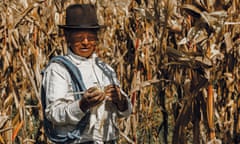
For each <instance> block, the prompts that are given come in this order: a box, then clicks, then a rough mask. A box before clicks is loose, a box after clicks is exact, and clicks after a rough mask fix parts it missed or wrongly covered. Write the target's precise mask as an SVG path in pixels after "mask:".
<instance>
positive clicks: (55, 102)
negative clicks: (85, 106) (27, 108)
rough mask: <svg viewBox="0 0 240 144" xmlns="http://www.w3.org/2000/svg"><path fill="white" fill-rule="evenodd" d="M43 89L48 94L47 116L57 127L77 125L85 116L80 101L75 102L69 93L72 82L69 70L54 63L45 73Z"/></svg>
mask: <svg viewBox="0 0 240 144" xmlns="http://www.w3.org/2000/svg"><path fill="white" fill-rule="evenodd" d="M43 87H44V89H45V92H46V109H45V114H46V117H47V119H48V120H50V121H51V122H52V123H53V124H55V125H66V124H77V123H78V122H79V121H80V120H81V119H82V118H83V116H84V115H85V113H84V112H83V111H82V110H81V109H80V108H79V100H76V101H75V100H74V97H73V96H69V95H68V92H69V91H71V90H72V82H71V78H70V75H69V74H68V72H67V70H66V69H65V68H64V67H63V66H61V65H60V64H57V63H52V64H51V65H49V67H48V68H47V69H46V71H45V72H44V77H43Z"/></svg>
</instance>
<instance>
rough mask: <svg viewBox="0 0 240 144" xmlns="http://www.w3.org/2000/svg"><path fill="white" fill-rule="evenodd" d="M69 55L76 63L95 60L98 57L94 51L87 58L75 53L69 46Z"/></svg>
mask: <svg viewBox="0 0 240 144" xmlns="http://www.w3.org/2000/svg"><path fill="white" fill-rule="evenodd" d="M67 56H68V57H69V58H70V59H71V60H72V61H73V62H74V63H75V64H81V63H82V62H95V58H96V57H97V55H96V53H93V54H92V56H91V57H90V58H85V57H82V56H79V55H76V54H74V53H73V52H72V51H71V50H70V48H68V51H67Z"/></svg>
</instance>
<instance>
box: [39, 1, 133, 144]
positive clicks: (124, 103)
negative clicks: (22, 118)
mask: <svg viewBox="0 0 240 144" xmlns="http://www.w3.org/2000/svg"><path fill="white" fill-rule="evenodd" d="M59 27H60V28H62V29H63V30H64V33H65V37H66V41H67V44H68V54H67V55H66V56H62V57H58V58H53V59H52V60H51V62H50V63H49V65H48V66H47V67H46V69H45V70H44V72H43V74H44V75H43V84H42V103H43V108H44V117H45V120H44V122H45V123H44V124H45V130H46V133H47V135H48V137H49V138H50V140H52V141H53V142H56V143H83V144H84V143H85V144H101V143H103V144H104V143H105V144H108V143H109V144H110V143H116V140H117V138H118V127H117V125H116V120H117V118H120V117H128V116H129V115H130V114H131V111H132V105H131V103H130V100H129V98H128V96H127V95H126V94H125V93H124V92H123V91H122V90H121V88H120V85H119V82H118V80H117V79H116V75H115V72H114V70H113V69H112V68H111V67H110V66H109V65H107V64H105V63H103V62H102V61H100V60H99V59H98V58H97V55H96V54H95V49H96V47H97V40H98V38H97V32H98V30H99V29H100V28H101V27H102V26H100V25H99V24H98V20H97V15H96V10H95V7H94V6H93V5H90V4H74V5H70V6H69V7H68V8H67V9H66V25H60V26H59ZM59 59H61V60H59ZM62 61H64V62H62ZM76 75H77V76H76ZM74 76H75V77H74ZM76 79H77V80H76ZM76 87H77V88H76Z"/></svg>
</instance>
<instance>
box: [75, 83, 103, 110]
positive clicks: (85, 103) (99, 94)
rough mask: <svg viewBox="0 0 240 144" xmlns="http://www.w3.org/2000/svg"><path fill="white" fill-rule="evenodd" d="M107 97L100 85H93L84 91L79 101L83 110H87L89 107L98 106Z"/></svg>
mask: <svg viewBox="0 0 240 144" xmlns="http://www.w3.org/2000/svg"><path fill="white" fill-rule="evenodd" d="M104 99H105V95H104V92H103V91H102V90H100V89H99V88H98V87H91V88H89V89H88V90H86V92H85V93H84V95H83V97H82V99H81V100H80V102H79V105H80V108H81V109H82V111H84V112H86V111H87V110H88V109H89V108H91V107H94V106H96V105H97V104H99V103H101V102H102V101H103V100H104Z"/></svg>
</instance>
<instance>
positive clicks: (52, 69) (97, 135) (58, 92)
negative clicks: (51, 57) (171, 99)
mask: <svg viewBox="0 0 240 144" xmlns="http://www.w3.org/2000/svg"><path fill="white" fill-rule="evenodd" d="M66 57H67V58H68V59H70V60H71V61H72V62H73V63H74V64H75V65H76V66H77V67H78V68H79V70H80V72H81V74H82V79H83V82H84V84H85V87H86V88H87V89H88V88H90V87H93V86H98V87H100V88H104V87H105V86H107V85H109V84H110V81H109V79H108V77H107V76H106V75H104V74H103V72H102V70H101V69H100V68H99V67H98V66H97V65H96V63H95V58H96V54H93V56H92V57H91V58H89V59H87V58H83V57H80V56H77V55H75V54H73V53H72V52H71V51H70V50H69V52H68V55H66ZM43 87H44V89H45V91H46V105H47V106H46V109H45V113H46V117H47V119H48V120H50V121H51V122H52V123H53V124H54V126H55V128H56V132H57V133H58V134H66V133H67V132H68V131H71V130H73V129H74V128H75V126H76V124H77V123H78V122H79V121H80V120H81V119H82V118H83V117H84V115H85V113H84V112H83V111H82V110H81V109H80V108H79V100H76V101H75V100H74V95H73V94H72V93H73V90H72V80H71V77H70V75H69V73H68V71H67V70H66V69H65V68H64V66H62V65H60V64H58V63H51V64H50V65H49V66H48V67H47V68H46V70H45V72H44V77H43ZM122 93H123V94H124V95H125V96H126V97H127V99H128V109H127V110H126V111H124V112H121V111H119V110H118V109H117V107H116V106H115V105H114V104H113V103H110V102H107V103H106V102H105V101H104V102H103V103H101V104H99V105H97V106H96V107H94V108H91V109H90V112H91V115H90V125H87V126H86V129H85V130H84V133H83V134H82V135H81V139H79V140H76V141H75V142H74V143H80V142H85V141H109V140H114V139H117V137H118V129H117V125H116V119H117V118H119V117H128V116H129V115H130V114H131V111H132V105H131V102H130V100H129V98H128V96H127V95H126V94H125V93H124V92H123V91H122Z"/></svg>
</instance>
